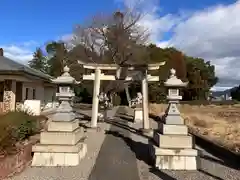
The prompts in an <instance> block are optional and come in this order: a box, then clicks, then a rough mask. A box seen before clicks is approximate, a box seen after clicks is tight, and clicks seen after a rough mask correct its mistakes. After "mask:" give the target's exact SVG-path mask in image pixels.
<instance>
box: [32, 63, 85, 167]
mask: <svg viewBox="0 0 240 180" xmlns="http://www.w3.org/2000/svg"><path fill="white" fill-rule="evenodd" d="M53 82H54V83H57V84H58V85H59V92H58V93H56V96H57V97H58V98H59V101H60V105H59V107H58V108H57V110H56V113H55V114H54V115H53V116H52V119H50V122H49V123H48V127H47V131H44V132H41V134H40V143H39V144H36V145H35V146H33V148H32V151H33V152H34V156H33V161H32V166H77V165H78V164H79V162H80V160H81V159H82V158H83V157H84V156H85V155H86V152H87V146H86V144H85V143H84V142H83V139H84V137H83V135H84V134H83V133H84V131H83V129H82V128H81V127H79V120H78V119H76V118H75V114H74V112H73V109H72V107H71V105H70V102H71V100H72V97H74V93H73V90H72V85H73V84H76V83H78V82H76V80H75V79H74V78H73V77H71V76H70V74H69V68H68V67H67V66H66V67H64V73H63V74H62V75H61V76H60V77H58V78H56V79H54V80H53Z"/></svg>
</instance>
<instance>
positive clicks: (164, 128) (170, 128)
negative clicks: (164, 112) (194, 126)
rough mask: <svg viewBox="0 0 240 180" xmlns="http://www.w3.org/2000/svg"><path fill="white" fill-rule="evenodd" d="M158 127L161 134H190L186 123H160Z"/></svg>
mask: <svg viewBox="0 0 240 180" xmlns="http://www.w3.org/2000/svg"><path fill="white" fill-rule="evenodd" d="M158 129H159V132H160V133H161V134H167V135H171V134H173V135H188V127H187V126H186V125H174V124H163V123H158Z"/></svg>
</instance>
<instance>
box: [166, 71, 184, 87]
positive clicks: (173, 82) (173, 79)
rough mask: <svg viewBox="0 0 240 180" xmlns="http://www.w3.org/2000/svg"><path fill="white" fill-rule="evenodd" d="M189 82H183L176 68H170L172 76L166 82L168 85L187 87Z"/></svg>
mask: <svg viewBox="0 0 240 180" xmlns="http://www.w3.org/2000/svg"><path fill="white" fill-rule="evenodd" d="M187 84H188V82H182V80H181V79H179V78H177V76H176V70H175V69H173V68H172V69H170V77H169V78H168V79H167V80H166V81H165V82H164V85H165V86H166V87H176V88H177V87H186V86H187Z"/></svg>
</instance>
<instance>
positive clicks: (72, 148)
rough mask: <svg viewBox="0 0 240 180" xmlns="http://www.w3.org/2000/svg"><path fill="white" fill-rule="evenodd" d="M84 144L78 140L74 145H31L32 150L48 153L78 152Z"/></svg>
mask: <svg viewBox="0 0 240 180" xmlns="http://www.w3.org/2000/svg"><path fill="white" fill-rule="evenodd" d="M83 146H85V144H84V143H83V142H79V143H77V144H76V145H53V144H40V143H38V144H36V145H34V146H33V147H32V152H48V153H78V152H79V151H80V150H81V149H82V148H83Z"/></svg>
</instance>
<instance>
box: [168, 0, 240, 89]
mask: <svg viewBox="0 0 240 180" xmlns="http://www.w3.org/2000/svg"><path fill="white" fill-rule="evenodd" d="M239 29H240V1H237V2H235V3H234V4H230V5H225V6H224V5H218V6H215V7H211V8H207V9H205V10H202V11H198V12H195V13H193V14H192V15H191V16H190V17H189V18H188V19H187V20H185V21H182V22H180V23H179V24H178V25H177V26H176V28H175V29H174V35H173V37H172V38H171V39H170V40H169V42H168V45H169V46H174V47H176V48H179V49H181V50H182V51H184V52H185V53H186V54H188V55H191V56H197V57H202V58H204V59H206V60H210V61H211V63H212V64H214V65H215V67H216V73H217V76H218V77H219V78H220V82H219V84H218V86H219V87H221V86H223V85H224V84H228V86H225V85H224V87H226V88H227V87H229V85H230V87H231V86H233V85H235V83H234V82H235V80H239V82H240V71H239V70H240V51H239V46H240V31H239ZM226 81H228V82H226ZM239 82H238V84H240V83H239Z"/></svg>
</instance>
